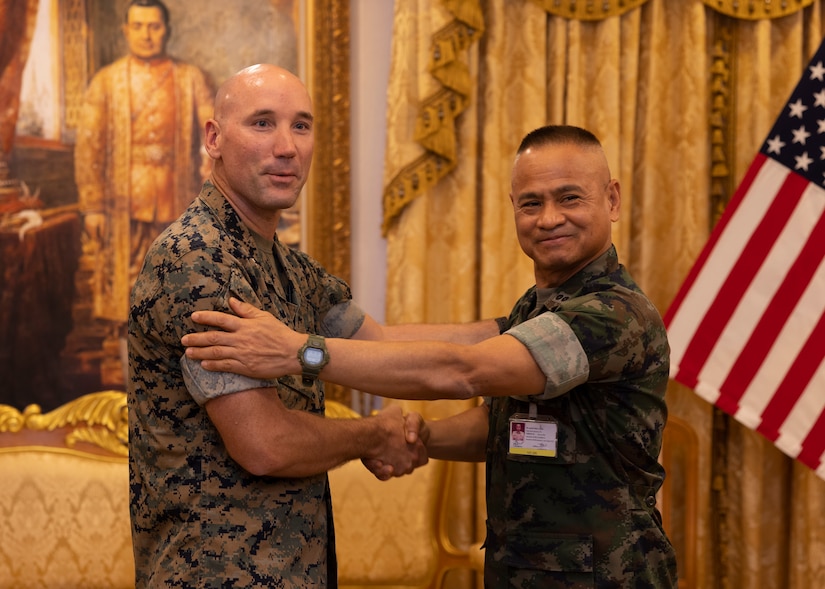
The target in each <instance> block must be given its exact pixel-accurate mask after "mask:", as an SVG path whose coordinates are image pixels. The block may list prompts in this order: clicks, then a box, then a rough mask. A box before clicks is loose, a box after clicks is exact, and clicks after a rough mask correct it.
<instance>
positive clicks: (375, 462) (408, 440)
mask: <svg viewBox="0 0 825 589" xmlns="http://www.w3.org/2000/svg"><path fill="white" fill-rule="evenodd" d="M399 417H401V418H402V419H403V431H402V432H401V435H400V437H399V435H398V430H397V427H398V426H397V421H396V420H397V419H398V418H399ZM367 419H385V420H388V425H389V426H390V429H389V430H388V431H387V432H386V434H385V436H384V441H383V443H382V444H381V445H380V447H377V448H374V449H373V451H372V452H370V457H369V458H362V459H361V462H362V463H363V465H364V466H365V467H366V468H367V470H369V471H370V472H371V473H372V474H373V475H375V478H377V479H378V480H381V481H386V480H389V479H390V478H392V477H400V476H403V475H405V474H410V473H411V472H413V471H414V470H415V469H416V468H418V467H419V466H424V465H425V464H427V462H428V461H429V456H428V454H427V441H428V439H429V435H430V432H429V429H428V428H427V424H426V422H425V421H424V419H423V418H422V417H421V416H420V415H419V414H418V413H414V412H413V413H408V414H407V415H402V411H401V407H399V406H397V405H393V406H391V407H387V408H386V409H384V410H382V411H379V412H378V413H376V414H375V415H373V416H372V417H369V418H367Z"/></svg>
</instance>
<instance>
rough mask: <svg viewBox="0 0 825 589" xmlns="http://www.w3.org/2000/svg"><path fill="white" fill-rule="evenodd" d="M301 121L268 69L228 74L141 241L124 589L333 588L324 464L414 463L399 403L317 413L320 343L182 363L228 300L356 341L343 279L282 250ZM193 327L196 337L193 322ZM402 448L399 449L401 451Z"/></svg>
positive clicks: (302, 152) (296, 186)
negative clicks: (186, 344)
mask: <svg viewBox="0 0 825 589" xmlns="http://www.w3.org/2000/svg"><path fill="white" fill-rule="evenodd" d="M313 142H314V133H313V115H312V104H311V101H310V97H309V94H308V93H307V90H306V88H305V87H304V85H303V84H302V83H301V81H300V80H299V79H298V78H296V77H295V76H294V75H292V74H291V73H289V72H288V71H286V70H283V69H281V68H278V67H276V66H272V65H256V66H252V67H249V68H246V69H244V70H242V71H240V72H239V73H237V74H236V75H234V76H233V77H231V78H230V79H229V80H227V81H226V82H225V83H224V84H223V85H222V86H221V88H220V89H219V90H218V93H217V95H216V98H215V113H214V118H212V119H210V120H209V121H208V122H207V123H206V125H205V143H206V150H207V152H208V153H209V156H210V157H211V158H212V160H213V164H214V165H213V172H212V175H211V177H210V179H209V180H208V181H206V182H205V183H204V185H203V188H202V189H201V191H200V194H199V195H198V197H197V198H196V199H195V200H194V201H193V203H192V204H191V205H190V206H189V208H188V209H187V210H186V211H185V212H184V213H183V214H182V215H181V216H180V217H179V218H178V219H177V220H176V221H175V222H174V223H173V224H172V225H170V226H169V227H168V228H167V229H166V230H165V231H164V232H163V233H162V234H161V235H160V237H159V238H158V239H157V240H156V241H155V243H154V244H153V245H152V247H151V248H150V250H149V252H148V254H147V256H146V261H145V263H144V265H143V268H142V270H141V272H140V274H139V276H138V278H137V282H136V284H135V288H134V290H133V292H132V299H131V310H130V315H129V383H128V400H129V428H130V436H129V457H130V458H129V466H130V470H129V473H130V493H131V515H132V537H133V541H134V552H135V565H136V583H135V585H136V587H137V588H143V587H160V586H171V587H244V588H251V587H287V588H289V587H335V586H336V585H337V578H336V567H335V545H334V535H333V522H332V512H331V502H330V492H329V483H328V479H327V474H326V472H327V470H328V469H330V468H333V467H335V466H338V465H340V464H342V463H344V462H346V461H348V460H353V459H364V460H368V461H374V460H380V461H381V462H382V463H384V464H387V465H388V469H387V472H392V473H393V474H396V475H400V474H404V473H406V472H410V471H411V469H412V467H413V465H414V464H417V463H418V462H420V461H421V460H426V454H422V451H423V446H422V444H421V442H420V441H419V440H417V439H416V437H415V435H414V433H410V434H407V433H406V432H405V429H404V417H403V416H402V413H401V410H400V409H399V408H398V407H393V408H390V409H388V410H386V411H383V412H381V413H380V414H378V415H376V416H374V417H368V418H364V419H359V420H333V419H324V388H323V384H322V383H321V382H320V381H319V380H318V379H317V378H316V377H317V374H318V371H319V370H320V368H319V366H322V365H323V363H324V350H323V349H322V347H318V348H312V347H310V348H308V349H307V350H306V352H305V353H306V370H305V371H304V373H303V374H300V375H297V376H286V377H282V378H278V379H272V380H258V379H253V378H248V377H244V376H238V375H235V374H229V373H220V372H207V371H205V370H203V369H202V368H201V367H200V364H199V363H198V362H193V361H189V360H187V359H186V358H185V357H184V350H183V347H182V345H181V343H180V340H181V337H182V336H183V335H184V334H185V333H187V332H190V331H192V330H193V329H195V325H194V324H193V323H192V320H191V314H192V312H193V311H196V310H225V309H228V308H229V307H228V301H229V297H237V298H240V299H242V300H244V301H248V302H250V303H252V304H254V305H256V306H257V307H260V308H262V309H265V310H266V311H267V312H269V313H271V314H272V315H274V316H275V317H278V318H279V319H280V320H281V321H283V322H284V323H285V324H286V325H289V326H290V327H291V328H293V329H294V330H296V331H298V332H303V333H312V334H322V335H326V336H328V337H343V338H348V337H353V336H355V335H356V334H357V332H358V331H359V330H360V329H361V327H362V324H363V322H364V313H363V311H361V310H360V309H359V308H358V307H357V306H356V305H354V304H353V303H352V301H351V295H350V289H349V287H348V286H347V285H346V284H345V283H344V282H343V281H342V280H340V279H338V278H336V277H335V276H332V275H330V274H328V273H327V272H326V271H325V270H324V269H323V268H321V267H320V266H319V265H318V264H317V262H315V261H314V260H312V259H311V258H309V257H308V256H306V255H305V254H303V253H301V252H298V251H294V250H292V249H290V248H288V247H285V246H284V245H282V244H281V243H279V241H278V237H277V235H276V227H277V224H278V217H279V215H280V213H281V211H282V210H283V209H286V208H289V207H290V206H292V205H293V204H294V203H295V201H296V199H297V198H298V196H299V194H300V192H301V188H302V187H303V185H304V183H305V182H306V180H307V175H308V174H309V169H310V163H311V161H312V152H313ZM201 329H202V328H201ZM408 438H409V441H408Z"/></svg>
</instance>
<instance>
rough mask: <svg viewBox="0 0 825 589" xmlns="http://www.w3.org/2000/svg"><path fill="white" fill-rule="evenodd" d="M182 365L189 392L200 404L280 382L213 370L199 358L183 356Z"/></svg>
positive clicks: (272, 385)
mask: <svg viewBox="0 0 825 589" xmlns="http://www.w3.org/2000/svg"><path fill="white" fill-rule="evenodd" d="M180 367H181V370H182V371H183V381H184V382H185V383H186V388H187V390H188V391H189V394H190V395H192V398H193V399H194V400H195V402H196V403H197V404H198V405H200V406H203V405H204V404H206V402H207V401H210V400H212V399H216V398H218V397H222V396H224V395H231V394H233V393H239V392H241V391H248V390H250V389H263V388H267V387H274V386H276V385H277V384H278V381H276V380H260V379H257V378H249V377H248V376H241V375H240V374H232V373H231V372H211V371H209V370H206V369H205V368H203V367H202V366H201V363H200V362H198V361H197V360H192V359H190V358H188V357H186V356H182V357H181V359H180Z"/></svg>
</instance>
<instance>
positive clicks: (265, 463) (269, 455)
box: [227, 446, 289, 477]
mask: <svg viewBox="0 0 825 589" xmlns="http://www.w3.org/2000/svg"><path fill="white" fill-rule="evenodd" d="M227 451H228V452H229V456H230V457H231V458H232V460H234V461H235V462H237V463H238V465H239V466H240V467H241V468H243V469H244V470H245V471H247V472H248V473H249V474H251V475H253V476H258V477H263V476H283V473H284V472H286V471H287V470H288V469H289V465H288V464H287V463H286V462H285V461H284V460H283V457H281V456H279V455H278V454H277V453H273V452H271V451H269V450H268V449H264V448H260V447H257V448H255V447H243V448H237V447H235V448H232V447H229V446H227Z"/></svg>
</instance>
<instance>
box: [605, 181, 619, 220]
mask: <svg viewBox="0 0 825 589" xmlns="http://www.w3.org/2000/svg"><path fill="white" fill-rule="evenodd" d="M607 202H608V203H609V206H610V220H611V221H612V222H614V223H615V222H616V221H618V220H619V210H620V209H621V207H622V187H621V185H620V184H619V181H618V180H616V179H615V178H613V179H612V180H610V185H609V186H608V187H607Z"/></svg>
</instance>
